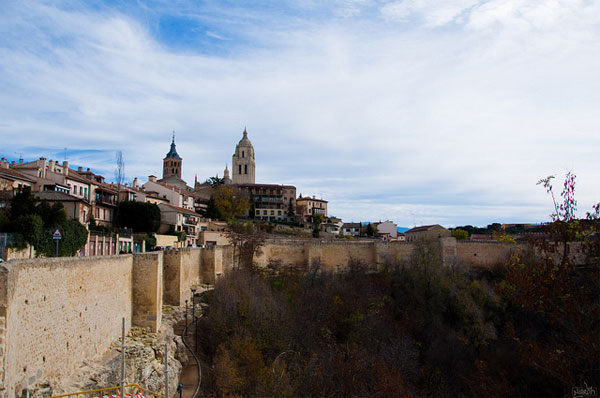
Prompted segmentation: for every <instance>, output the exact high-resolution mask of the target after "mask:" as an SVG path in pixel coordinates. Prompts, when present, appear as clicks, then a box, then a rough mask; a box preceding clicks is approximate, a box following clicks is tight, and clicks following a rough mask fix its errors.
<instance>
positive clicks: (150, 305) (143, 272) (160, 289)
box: [132, 252, 170, 332]
mask: <svg viewBox="0 0 600 398" xmlns="http://www.w3.org/2000/svg"><path fill="white" fill-rule="evenodd" d="M164 268H165V266H164V258H163V253H161V252H151V253H141V254H136V255H134V256H133V268H132V292H133V304H132V311H133V313H132V317H133V320H132V323H133V324H134V325H136V326H140V327H145V328H149V329H150V330H151V331H153V332H158V330H159V329H160V324H161V318H162V305H163V302H164V299H163V298H164V295H166V294H165V288H166V287H170V286H169V285H166V284H164V281H163V273H164Z"/></svg>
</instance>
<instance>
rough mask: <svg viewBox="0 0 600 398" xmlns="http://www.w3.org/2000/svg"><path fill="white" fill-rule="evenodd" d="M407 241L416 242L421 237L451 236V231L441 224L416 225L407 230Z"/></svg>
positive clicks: (431, 238) (438, 237) (434, 238)
mask: <svg viewBox="0 0 600 398" xmlns="http://www.w3.org/2000/svg"><path fill="white" fill-rule="evenodd" d="M405 236H406V242H409V243H411V242H416V241H418V240H420V239H430V240H438V239H440V238H448V237H450V231H448V230H447V229H446V228H444V227H442V226H441V225H439V224H435V225H423V226H420V227H414V228H412V229H409V230H408V231H406V232H405Z"/></svg>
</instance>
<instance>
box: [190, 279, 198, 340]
mask: <svg viewBox="0 0 600 398" xmlns="http://www.w3.org/2000/svg"><path fill="white" fill-rule="evenodd" d="M191 290H192V319H193V320H194V323H195V325H194V327H195V332H196V333H195V334H196V335H195V337H194V350H195V351H196V352H197V351H198V322H196V287H195V286H192V288H191Z"/></svg>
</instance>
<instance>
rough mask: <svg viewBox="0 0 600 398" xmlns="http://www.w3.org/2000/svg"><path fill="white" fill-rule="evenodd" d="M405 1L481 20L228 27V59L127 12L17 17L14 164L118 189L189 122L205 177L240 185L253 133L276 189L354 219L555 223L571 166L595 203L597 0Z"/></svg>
mask: <svg viewBox="0 0 600 398" xmlns="http://www.w3.org/2000/svg"><path fill="white" fill-rule="evenodd" d="M394 4H396V6H397V7H398V8H397V10H396V11H395V12H396V14H395V15H396V19H395V21H396V20H397V18H398V17H399V16H402V15H404V16H403V18H408V19H409V22H414V20H415V18H417V17H418V18H420V19H422V21H425V23H426V24H427V25H428V26H431V27H435V26H442V25H445V24H449V23H452V22H458V21H463V20H464V26H463V25H460V26H457V28H456V29H452V30H446V31H445V30H440V31H439V32H437V31H436V33H432V30H428V29H411V28H409V29H405V28H400V29H397V25H402V24H397V23H391V24H381V21H380V20H379V19H374V20H371V19H369V18H370V17H365V18H366V19H364V20H362V19H360V16H361V15H363V14H368V10H367V8H368V7H369V5H370V3H367V4H354V3H352V4H350V5H349V7H350V8H352V7H356V8H354V9H355V10H358V11H356V13H354V14H352V17H353V18H359V20H356V21H353V22H352V23H348V22H347V21H346V22H340V21H339V20H338V19H337V18H334V20H333V21H329V20H327V21H317V22H315V21H310V22H307V23H306V24H303V23H297V24H292V25H293V28H289V29H283V28H281V26H284V25H286V21H285V20H283V21H281V20H278V21H277V23H276V24H275V26H273V25H269V22H270V21H271V19H270V18H267V19H265V20H264V21H263V22H264V23H263V24H264V25H265V26H252V27H250V28H244V29H248V30H250V31H251V32H249V33H248V32H246V30H242V31H241V32H240V31H237V30H232V29H241V28H237V27H236V28H232V27H230V26H229V25H226V24H225V25H223V26H221V27H220V28H219V29H218V32H219V35H221V34H223V35H224V36H223V37H232V40H228V41H226V43H225V44H226V45H228V46H236V47H235V49H236V50H235V51H233V50H231V51H230V52H225V53H217V52H215V53H212V52H211V51H210V49H206V48H188V49H183V50H182V49H181V48H178V49H173V48H170V47H169V45H168V43H165V42H164V41H160V35H157V34H155V32H154V27H153V25H152V24H145V23H143V21H142V20H140V19H139V18H135V17H132V16H125V15H123V14H121V13H118V12H109V13H97V12H91V11H89V10H88V11H86V10H79V11H63V10H60V9H57V8H52V7H42V8H40V7H35V6H30V7H29V8H16V9H12V10H8V11H7V12H6V13H5V17H0V34H3V36H1V37H3V39H0V40H1V41H0V72H1V73H0V87H1V88H2V90H0V120H2V122H1V123H0V135H1V138H2V139H3V142H5V143H6V147H8V148H10V151H11V152H15V151H17V152H18V151H24V152H25V150H29V149H28V148H32V147H35V148H36V150H38V149H37V148H40V147H48V148H49V149H48V151H49V152H50V151H54V152H56V153H60V152H61V150H62V148H64V147H67V148H71V149H85V148H94V149H98V150H101V152H99V153H98V154H97V155H86V156H85V157H83V156H82V157H78V158H75V157H74V158H73V159H71V160H72V163H73V162H75V161H79V162H82V163H83V162H85V163H84V164H81V165H82V166H85V167H88V166H91V167H97V168H98V169H99V170H100V171H102V172H104V173H105V174H106V175H107V176H108V177H112V175H113V170H114V159H113V158H114V156H112V155H111V154H112V153H113V152H114V151H115V150H117V149H121V150H123V155H124V158H125V161H126V171H127V175H128V177H130V178H132V177H133V176H140V177H145V176H147V175H149V174H155V175H158V174H159V173H160V171H161V166H162V158H163V157H164V155H165V153H166V152H167V151H168V146H169V143H170V134H171V131H172V130H175V131H176V133H177V149H178V152H179V153H180V155H182V156H183V158H184V167H183V168H184V178H186V179H187V180H188V181H190V182H191V181H193V179H194V174H196V173H197V174H198V177H199V179H201V180H203V179H205V178H207V177H209V176H213V175H215V174H216V173H219V175H222V171H223V168H224V166H225V163H226V162H230V159H231V154H232V153H233V149H234V146H235V143H236V142H237V141H238V140H239V138H240V136H241V131H242V129H243V128H244V126H247V127H248V131H249V133H250V138H251V140H252V142H253V144H254V146H255V149H256V155H257V163H258V170H257V178H258V180H259V181H260V182H270V183H291V184H295V185H296V186H297V187H298V190H299V192H302V193H303V194H305V195H313V194H314V195H323V197H324V198H325V199H327V200H329V201H330V209H331V212H332V213H333V214H336V215H339V216H342V217H344V218H345V219H349V220H352V219H353V220H355V221H358V220H363V221H364V220H368V219H379V218H381V219H383V218H389V219H393V220H395V221H396V222H398V223H400V224H401V225H407V226H411V225H412V224H413V223H430V222H440V223H442V224H445V225H456V224H464V223H472V224H477V223H479V224H485V223H490V222H493V221H507V222H509V221H540V220H542V219H546V218H547V215H548V214H549V213H550V210H549V202H548V200H547V198H546V197H545V194H544V192H543V190H541V189H540V188H539V187H536V186H535V182H536V181H537V180H538V179H539V178H541V177H544V176H546V175H548V174H560V173H563V172H564V171H565V170H566V169H573V170H574V171H575V172H576V174H578V175H579V178H580V183H579V185H578V188H579V189H578V192H579V193H580V195H581V196H580V197H579V199H580V209H582V210H585V209H587V208H589V205H590V204H591V203H592V201H594V200H595V201H598V200H600V199H599V198H598V197H599V196H600V195H599V192H597V188H595V185H594V184H595V182H594V178H595V176H596V174H597V170H598V160H597V159H596V158H597V152H598V148H600V135H599V134H597V130H598V127H599V125H598V121H597V115H596V113H597V109H598V106H599V105H600V94H599V93H600V79H599V78H598V74H597V71H598V70H599V67H600V51H598V50H599V48H598V43H600V40H598V39H599V36H600V32H598V28H597V27H594V26H595V25H594V23H595V22H594V21H596V18H597V16H598V15H600V12H599V13H596V14H595V15H596V16H590V15H589V14H590V11H592V9H591V8H589V7H597V6H595V5H593V3H592V2H589V3H588V2H572V4H574V5H569V4H567V3H566V2H558V1H547V2H540V3H539V4H538V5H537V6H529V7H525V6H526V4H525V3H524V2H518V1H512V2H511V1H503V2H500V1H489V2H486V3H482V4H481V5H476V4H475V3H474V2H469V1H464V2H460V1H459V2H441V3H438V2H417V1H408V0H406V1H405V2H401V3H400V2H399V3H394ZM337 6H339V4H337ZM306 7H308V5H307V6H306ZM310 7H316V5H310ZM390 7H391V6H390ZM392 11H393V7H392ZM392 11H390V9H388V12H392ZM228 12H232V11H228ZM382 12H384V11H383V10H382ZM403 12H405V13H406V14H402V13H403ZM392 13H393V12H392ZM334 14H335V12H334ZM390 15H391V14H390ZM228 16H229V17H230V18H231V19H232V20H235V18H234V16H232V15H228ZM206 18H210V16H206ZM253 18H255V19H259V20H260V13H259V12H258V11H256V10H254V11H253ZM294 18H295V19H294V20H296V18H298V17H296V16H294ZM377 18H379V17H377ZM236 26H237V25H236ZM211 29H212V28H206V29H204V28H203V29H198V35H199V36H202V37H205V36H206V34H207V33H206V32H212V31H213V30H211ZM245 32H246V33H247V35H248V37H251V38H252V43H250V44H248V45H242V44H240V43H239V41H240V40H241V39H239V37H245V36H244V35H243V33H245ZM234 38H237V39H234ZM213 41H214V40H213ZM218 42H219V45H223V42H222V41H218ZM3 148H4V147H3ZM1 155H8V156H12V155H11V153H10V152H7V153H4V154H1ZM26 155H31V156H33V157H36V156H49V155H48V154H47V153H44V152H43V151H42V152H41V153H37V154H35V153H33V152H27V153H26ZM75 164H76V163H75Z"/></svg>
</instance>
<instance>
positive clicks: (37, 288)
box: [0, 256, 132, 397]
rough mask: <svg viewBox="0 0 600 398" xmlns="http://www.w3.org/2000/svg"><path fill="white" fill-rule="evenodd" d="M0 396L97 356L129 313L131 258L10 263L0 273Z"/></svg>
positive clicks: (15, 392) (61, 373) (57, 375)
mask: <svg viewBox="0 0 600 398" xmlns="http://www.w3.org/2000/svg"><path fill="white" fill-rule="evenodd" d="M0 270H1V273H2V276H1V277H0V284H1V285H2V287H1V288H0V294H1V296H2V297H0V308H1V310H0V311H1V312H3V313H4V314H5V319H6V321H5V322H6V326H5V332H4V333H5V335H4V339H3V340H4V345H5V352H4V357H3V358H2V359H3V361H4V363H3V369H4V375H3V376H4V377H3V380H2V385H0V395H3V396H5V397H14V396H16V395H20V394H21V393H22V391H23V389H25V388H27V387H28V386H31V385H34V384H36V383H38V382H40V381H43V380H53V379H57V378H60V377H62V376H65V375H68V374H70V373H71V372H72V371H73V370H75V369H76V368H77V367H78V366H80V364H81V363H82V361H83V360H85V359H88V358H93V357H96V356H98V355H99V354H102V353H104V352H105V351H106V350H107V349H108V347H109V346H110V344H111V343H112V342H113V341H114V340H116V338H118V336H119V335H120V333H121V321H120V320H121V318H122V317H124V318H125V322H126V324H127V327H128V328H129V326H130V325H131V313H132V289H131V286H132V277H131V275H132V257H131V256H118V257H117V256H113V257H96V258H76V257H73V258H56V259H54V258H51V259H34V260H13V261H10V262H8V263H5V264H4V265H3V266H2V268H0Z"/></svg>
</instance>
